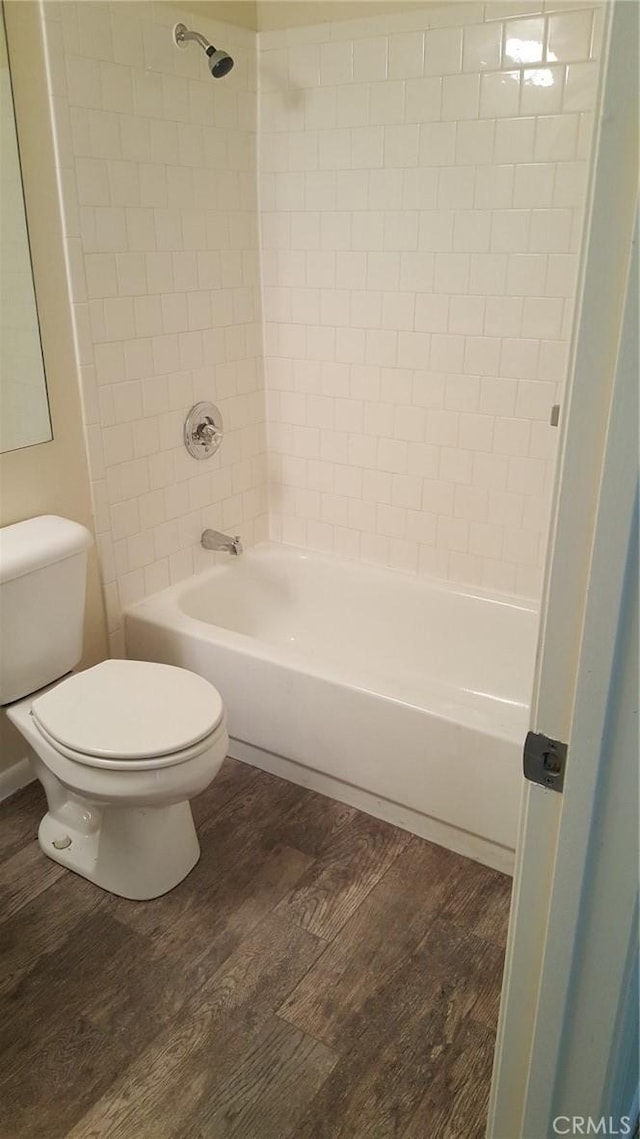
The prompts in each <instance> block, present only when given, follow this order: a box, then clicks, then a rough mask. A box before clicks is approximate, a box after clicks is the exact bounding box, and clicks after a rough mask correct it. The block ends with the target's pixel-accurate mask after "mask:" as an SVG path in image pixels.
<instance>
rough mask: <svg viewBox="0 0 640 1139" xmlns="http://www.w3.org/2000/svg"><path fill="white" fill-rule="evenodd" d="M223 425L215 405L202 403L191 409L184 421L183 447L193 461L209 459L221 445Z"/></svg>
mask: <svg viewBox="0 0 640 1139" xmlns="http://www.w3.org/2000/svg"><path fill="white" fill-rule="evenodd" d="M223 434H224V424H223V422H222V415H221V414H220V409H219V408H218V407H216V405H215V403H209V402H207V401H202V402H201V403H196V404H194V405H193V407H192V408H191V411H190V412H189V414H188V415H187V418H186V419H185V421H184V445H185V447H186V448H187V451H188V452H189V454H190V455H192V456H193V458H194V459H209V458H210V457H211V455H215V453H216V451H217V450H218V447H219V446H220V444H221V443H222V436H223Z"/></svg>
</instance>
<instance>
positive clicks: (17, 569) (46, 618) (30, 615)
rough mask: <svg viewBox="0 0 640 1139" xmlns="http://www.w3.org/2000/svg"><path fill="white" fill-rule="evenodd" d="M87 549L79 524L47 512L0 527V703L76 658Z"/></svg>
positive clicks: (49, 677) (87, 536)
mask: <svg viewBox="0 0 640 1139" xmlns="http://www.w3.org/2000/svg"><path fill="white" fill-rule="evenodd" d="M90 544H91V535H90V533H89V531H88V530H87V529H86V528H85V527H84V526H80V524H79V523H78V522H71V521H69V519H68V518H58V517H57V516H56V515H53V514H49V515H46V516H43V517H40V518H28V519H27V520H26V521H25V522H16V523H15V525H13V526H5V527H3V528H2V529H0V704H10V703H11V702H12V701H13V700H19V699H20V697H22V696H28V695H29V693H31V692H36V691H37V690H38V689H39V688H43V687H44V686H45V685H46V684H51V683H53V681H54V680H57V679H58V678H59V677H61V676H64V674H65V673H66V672H69V671H70V670H71V669H72V668H73V667H74V665H76V664H77V663H78V661H79V660H80V657H81V655H82V628H83V621H84V599H85V590H86V577H87V551H88V549H89V546H90Z"/></svg>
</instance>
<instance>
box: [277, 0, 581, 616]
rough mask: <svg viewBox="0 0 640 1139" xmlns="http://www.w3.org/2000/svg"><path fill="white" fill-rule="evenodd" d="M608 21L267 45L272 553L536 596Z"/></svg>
mask: <svg viewBox="0 0 640 1139" xmlns="http://www.w3.org/2000/svg"><path fill="white" fill-rule="evenodd" d="M514 12H517V13H518V14H517V15H513V13H514ZM523 12H524V13H526V16H523V15H522V13H523ZM508 17H509V18H508ZM598 17H599V13H595V12H594V10H593V9H592V8H587V7H580V6H579V5H577V4H573V5H570V6H568V5H566V4H563V5H559V4H548V5H545V8H544V11H543V10H542V6H541V5H536V4H535V3H533V4H525V5H523V4H519V5H518V6H517V7H516V6H515V5H512V4H502V3H493V4H492V3H488V4H486V5H483V4H461V3H453V4H450V5H448V6H445V7H441V8H440V7H439V8H425V9H424V10H423V11H421V12H420V13H415V12H413V13H411V14H404V15H402V14H397V15H395V16H393V17H391V18H384V19H380V20H376V21H367V22H365V21H357V22H354V23H352V24H351V25H349V24H340V23H336V24H330V25H323V26H321V27H317V28H313V29H296V30H295V31H292V32H290V33H289V35H288V36H287V40H286V44H285V45H283V42H282V37H281V36H280V35H275V34H269V35H264V36H262V38H261V49H262V50H261V56H260V64H261V100H260V108H261V125H262V131H261V138H260V150H261V162H260V166H261V205H262V219H261V220H262V248H263V289H264V292H263V296H264V317H265V332H266V334H265V345H266V377H267V379H266V382H267V391H268V408H269V415H268V419H269V443H270V455H269V458H270V470H271V479H272V491H271V509H272V516H271V519H272V521H271V525H272V532H273V533H274V535H275V536H276V537H278V538H282V539H283V540H284V541H285V542H293V543H297V544H300V545H303V546H304V545H309V546H314V547H319V548H322V549H327V550H335V551H337V552H339V553H343V554H347V555H349V556H351V557H362V558H365V559H367V560H374V561H378V562H382V563H384V564H386V565H392V566H397V567H399V568H403V569H407V570H411V571H416V570H417V571H419V572H420V573H426V574H432V575H435V576H437V577H442V578H451V579H455V580H458V581H462V582H468V583H474V584H476V585H482V586H488V587H491V588H498V589H500V590H506V591H514V592H516V593H520V594H524V595H528V596H536V595H538V594H539V591H540V578H541V568H542V565H543V559H544V548H545V538H546V533H547V529H548V524H549V495H550V489H551V482H552V474H553V455H554V449H555V442H556V435H557V433H555V432H554V429H553V428H551V427H550V426H549V416H550V411H551V407H552V405H553V404H554V403H555V402H559V401H560V399H561V388H562V381H563V379H564V376H565V371H566V359H567V345H568V339H569V333H570V326H571V317H572V311H573V305H574V297H575V281H576V269H577V252H578V248H579V243H580V237H581V230H582V221H583V208H582V207H583V203H584V198H585V193H586V188H587V176H588V169H587V160H588V156H589V150H590V142H591V135H592V119H593V115H592V110H593V107H594V102H595V93H596V86H597V79H598V64H597V62H595V60H596V59H597V56H598V52H599V37H600V20H599V18H598ZM425 29H426V30H425Z"/></svg>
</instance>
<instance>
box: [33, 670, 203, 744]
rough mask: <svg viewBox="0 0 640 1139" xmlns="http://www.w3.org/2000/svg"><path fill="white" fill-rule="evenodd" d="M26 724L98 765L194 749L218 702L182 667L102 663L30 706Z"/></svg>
mask: <svg viewBox="0 0 640 1139" xmlns="http://www.w3.org/2000/svg"><path fill="white" fill-rule="evenodd" d="M32 713H33V717H34V719H35V721H36V723H37V724H39V726H40V727H41V728H42V729H43V730H44V731H45V732H46V733H47V734H48V735H49V736H50V737H51V739H52V740H55V741H56V742H57V743H59V744H62V745H63V746H64V747H68V748H70V749H71V750H72V751H77V752H81V753H84V754H85V755H95V756H101V757H104V758H105V759H108V758H111V759H117V758H127V759H149V758H151V757H152V756H160V755H168V754H170V753H171V752H175V751H180V750H181V749H183V748H187V747H190V746H191V745H192V744H195V743H198V741H199V740H202V739H204V738H205V736H208V735H209V734H210V733H211V732H212V731H213V730H214V728H216V727H217V726H218V724H219V723H220V721H221V719H222V716H223V706H222V700H221V698H220V693H219V692H217V691H216V689H215V688H214V687H213V685H212V684H209V681H208V680H204V678H203V677H202V676H197V675H196V674H195V673H194V672H189V671H187V669H184V668H175V667H174V666H173V665H169V664H152V663H150V662H148V661H140V660H106V661H103V662H102V664H97V665H95V667H94V668H88V669H86V671H85V672H78V673H76V674H75V675H73V676H70V677H69V678H68V680H63V681H62V683H61V684H58V685H56V687H55V688H52V689H51V690H50V691H49V692H45V693H43V695H42V696H38V697H37V699H36V700H34V702H33V705H32Z"/></svg>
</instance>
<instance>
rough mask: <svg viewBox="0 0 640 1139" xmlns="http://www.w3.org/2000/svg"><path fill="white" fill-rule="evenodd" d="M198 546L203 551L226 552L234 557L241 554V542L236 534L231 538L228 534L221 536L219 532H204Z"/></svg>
mask: <svg viewBox="0 0 640 1139" xmlns="http://www.w3.org/2000/svg"><path fill="white" fill-rule="evenodd" d="M200 545H201V546H202V548H203V549H204V550H228V552H229V553H230V554H234V555H235V556H236V557H237V556H238V554H241V553H242V542H241V541H240V538H239V536H238V535H237V534H236V536H235V537H234V538H232V537H231V536H230V535H229V534H221V533H220V531H219V530H204V531H203V534H202V538H201V539H200Z"/></svg>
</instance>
